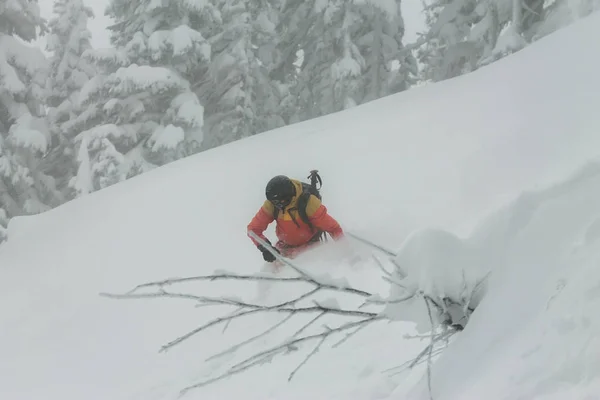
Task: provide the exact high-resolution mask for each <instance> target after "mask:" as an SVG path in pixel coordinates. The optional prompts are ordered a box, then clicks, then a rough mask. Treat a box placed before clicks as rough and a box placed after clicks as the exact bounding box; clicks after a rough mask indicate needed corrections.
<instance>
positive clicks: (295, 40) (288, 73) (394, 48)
mask: <svg viewBox="0 0 600 400" xmlns="http://www.w3.org/2000/svg"><path fill="white" fill-rule="evenodd" d="M400 4H401V2H400V0H381V1H370V0H352V1H343V0H318V1H316V0H311V1H304V2H287V3H285V5H284V7H283V8H282V15H281V19H280V25H279V32H280V36H281V42H280V46H279V47H280V49H279V52H280V54H281V57H280V60H279V64H278V65H277V68H276V69H275V73H276V76H277V78H278V79H288V80H292V81H293V82H294V85H293V87H292V92H293V94H294V95H295V97H296V99H297V100H296V103H295V106H296V110H297V112H296V115H295V116H294V117H293V118H291V120H293V121H297V120H304V119H310V118H314V117H318V116H321V115H325V114H329V113H331V112H336V111H340V110H343V109H346V108H349V107H353V106H355V105H357V104H361V103H364V102H366V101H370V100H374V99H377V98H379V97H382V96H385V95H388V94H390V93H395V92H399V91H402V90H405V89H407V88H408V86H410V84H411V82H412V79H414V75H415V73H416V72H417V71H416V61H415V60H414V58H413V57H412V55H411V54H410V52H406V51H403V44H402V39H403V35H404V22H403V19H402V13H401V7H400Z"/></svg>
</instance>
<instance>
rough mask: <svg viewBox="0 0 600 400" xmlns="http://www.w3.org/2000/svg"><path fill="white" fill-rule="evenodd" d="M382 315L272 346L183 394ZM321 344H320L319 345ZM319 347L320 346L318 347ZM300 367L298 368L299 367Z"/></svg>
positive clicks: (186, 389)
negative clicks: (303, 344)
mask: <svg viewBox="0 0 600 400" xmlns="http://www.w3.org/2000/svg"><path fill="white" fill-rule="evenodd" d="M381 318H382V317H379V316H373V317H370V318H366V319H361V320H359V321H354V322H348V323H346V324H343V325H341V326H339V327H337V328H333V329H327V330H325V331H323V332H320V333H317V334H313V335H309V336H303V337H300V338H297V339H294V340H291V341H286V342H283V343H281V344H279V345H277V346H275V347H272V348H270V349H267V350H264V351H262V352H260V353H257V354H255V355H253V356H251V357H248V358H246V359H245V360H243V361H241V362H239V363H237V364H235V365H234V366H232V367H231V368H230V369H229V370H228V371H226V372H224V373H222V374H221V375H218V376H216V377H215V378H212V379H209V380H206V381H202V382H200V383H197V384H195V385H192V386H189V387H187V388H184V389H183V390H182V391H181V394H182V395H183V394H185V393H187V392H188V391H190V390H192V389H197V388H200V387H203V386H206V385H208V384H210V383H214V382H216V381H219V380H222V379H225V378H228V377H230V376H232V375H236V374H239V373H240V372H243V371H246V370H248V369H249V368H252V367H254V366H257V365H260V364H262V363H264V362H267V361H270V360H272V358H273V357H275V356H277V355H279V354H282V353H284V352H287V351H290V350H294V349H296V345H299V344H301V343H304V342H308V341H311V340H314V339H321V342H323V341H324V340H325V339H326V338H327V337H329V336H330V335H332V334H334V333H338V332H343V331H345V330H348V329H352V328H354V327H358V326H360V325H364V324H369V323H371V322H374V321H376V320H378V319H381ZM319 346H320V345H319ZM317 349H318V347H317ZM313 352H316V351H315V350H313ZM308 358H310V357H308ZM306 361H307V360H305V361H304V362H306ZM297 369H298V368H297Z"/></svg>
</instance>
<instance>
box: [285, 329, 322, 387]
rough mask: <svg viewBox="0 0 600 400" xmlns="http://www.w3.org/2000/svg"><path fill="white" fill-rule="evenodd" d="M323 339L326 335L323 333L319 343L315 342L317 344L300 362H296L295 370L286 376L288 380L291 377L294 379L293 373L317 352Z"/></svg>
mask: <svg viewBox="0 0 600 400" xmlns="http://www.w3.org/2000/svg"><path fill="white" fill-rule="evenodd" d="M325 340H327V335H324V336H323V337H322V338H321V340H320V341H319V343H317V345H316V346H315V348H314V349H313V351H311V352H310V353H308V355H307V356H306V358H305V359H304V360H303V361H302V362H301V363H300V364H298V366H297V367H296V369H295V370H293V371H292V373H291V374H290V376H289V377H288V382H289V381H291V380H292V379H294V375H296V372H298V370H299V369H300V368H302V366H303V365H304V364H306V363H307V362H308V360H310V358H311V357H312V356H314V355H315V354H317V352H318V351H319V348H321V345H323V343H324V342H325Z"/></svg>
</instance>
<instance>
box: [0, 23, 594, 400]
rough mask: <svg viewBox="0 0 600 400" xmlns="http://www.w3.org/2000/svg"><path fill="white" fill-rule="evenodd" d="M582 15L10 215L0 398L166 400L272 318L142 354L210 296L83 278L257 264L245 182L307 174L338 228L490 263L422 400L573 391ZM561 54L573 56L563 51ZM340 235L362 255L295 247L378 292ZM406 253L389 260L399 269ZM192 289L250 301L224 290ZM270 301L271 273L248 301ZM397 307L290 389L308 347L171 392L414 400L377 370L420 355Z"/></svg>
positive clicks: (583, 82) (585, 72) (199, 312)
mask: <svg viewBox="0 0 600 400" xmlns="http://www.w3.org/2000/svg"><path fill="white" fill-rule="evenodd" d="M599 27H600V16H598V15H593V16H592V17H590V18H587V19H585V20H582V21H580V22H578V23H577V24H575V25H573V26H571V27H569V28H566V29H564V30H562V31H559V32H557V33H555V34H553V35H550V36H548V37H546V38H545V39H543V40H540V42H538V43H536V44H535V45H532V46H530V47H528V48H526V49H524V50H522V51H520V52H519V53H517V54H515V55H513V56H510V57H507V58H505V59H503V60H501V61H499V62H497V63H494V64H492V65H490V66H488V67H486V68H483V69H481V70H479V71H477V72H476V73H472V74H469V75H467V76H462V77H460V78H458V79H453V80H450V81H446V82H443V83H439V84H435V85H431V86H427V87H423V88H419V89H415V90H412V91H410V92H405V93H401V94H399V95H395V96H390V97H388V98H385V99H381V100H378V101H374V102H372V103H369V104H366V105H363V106H360V107H357V108H354V109H351V110H347V111H345V112H341V113H337V114H333V115H329V116H326V117H323V118H319V119H317V120H312V121H308V122H305V123H302V124H297V125H293V126H288V127H285V128H282V129H278V130H276V131H271V132H267V133H264V134H261V135H257V136H254V137H251V138H249V139H246V140H241V141H238V142H235V143H232V144H230V145H227V146H223V147H220V148H216V149H213V150H211V151H207V152H205V153H202V154H200V155H197V156H194V157H190V158H188V159H185V160H182V161H179V162H176V163H172V164H169V165H167V166H165V167H161V168H159V169H156V170H154V171H152V172H149V173H147V174H144V175H142V176H139V177H136V178H133V179H131V180H129V181H127V182H125V183H123V184H119V185H115V186H111V187H109V188H107V189H105V190H102V191H100V192H97V193H94V194H92V195H89V196H86V197H83V198H81V199H78V200H77V201H73V202H71V203H68V204H65V205H64V206H62V207H59V208H57V209H54V210H51V211H49V212H46V213H44V214H41V215H39V216H36V217H26V218H16V219H13V220H12V221H11V225H10V226H9V232H8V234H9V239H8V241H7V243H6V244H5V245H3V246H2V247H0V310H1V311H0V326H1V327H2V329H0V354H1V357H0V397H2V398H7V399H15V400H30V399H34V398H48V399H54V398H60V399H80V398H86V399H92V400H93V399H108V398H110V399H113V400H119V399H124V400H125V399H127V400H132V399H145V400H146V399H155V400H158V399H172V398H174V397H175V396H176V395H177V394H178V392H179V390H180V389H181V388H182V387H186V386H189V385H191V384H194V383H195V382H197V381H200V380H203V379H205V378H206V377H209V376H211V375H213V374H214V373H215V371H217V370H218V369H219V368H220V367H221V366H220V365H218V364H215V363H208V364H205V363H204V362H203V360H205V359H206V358H207V357H209V356H210V355H212V354H213V353H214V352H215V351H219V350H221V349H224V348H227V346H229V345H231V344H234V343H237V342H240V341H242V340H244V339H246V338H248V337H249V336H252V335H253V334H256V333H258V332H261V331H263V330H264V329H265V327H266V326H269V325H272V324H274V323H276V322H277V319H275V318H272V317H274V316H272V315H267V316H260V315H259V316H255V317H254V318H249V319H248V320H247V321H245V322H244V323H241V322H240V323H239V324H232V326H231V327H230V328H229V329H228V330H227V331H226V332H225V333H223V332H222V331H221V330H215V331H210V332H206V333H205V334H204V335H202V336H198V337H195V338H193V339H192V340H190V341H188V342H185V343H184V344H181V345H180V346H178V347H177V348H176V349H173V350H172V351H170V352H168V353H164V354H158V353H157V350H158V349H159V348H160V346H162V345H163V344H165V343H167V342H168V341H170V340H172V339H174V338H176V337H178V336H180V335H181V334H183V333H185V332H187V331H190V330H192V329H194V328H196V327H197V326H198V325H200V324H202V323H203V321H205V320H206V318H210V317H213V316H215V311H211V310H207V309H205V308H194V307H191V306H190V304H188V302H186V301H185V300H184V299H178V300H173V301H158V300H157V301H149V300H145V301H144V300H140V301H129V302H122V301H114V300H109V299H106V298H102V297H100V296H98V293H100V292H107V291H111V292H120V291H125V290H128V289H129V288H131V287H132V286H135V285H137V284H139V283H142V282H146V281H152V280H158V279H165V278H168V277H173V276H193V275H199V274H207V273H211V272H212V271H214V270H216V269H227V270H231V271H233V272H239V273H253V272H256V271H258V270H260V268H261V267H262V262H261V261H262V260H261V259H260V254H259V253H258V252H257V251H256V250H255V249H254V248H253V247H252V246H251V244H250V241H249V239H248V238H247V237H246V232H245V227H246V224H247V223H248V221H249V219H250V218H251V216H252V215H253V214H254V212H255V211H256V209H257V208H258V207H259V206H260V204H261V202H262V200H263V188H264V184H265V183H266V181H267V180H268V178H270V177H271V176H273V175H275V174H279V173H285V174H288V175H291V176H295V177H299V178H302V177H303V176H305V175H306V174H307V173H308V171H309V170H310V169H313V168H318V169H319V170H320V173H321V175H322V176H323V178H324V186H323V197H324V201H325V203H326V204H327V206H328V208H329V210H330V212H331V213H332V215H334V216H335V217H336V218H337V219H339V220H340V222H341V223H342V225H343V227H344V228H345V229H346V230H348V231H354V232H357V233H359V234H361V235H363V236H365V237H368V238H370V239H372V240H374V241H376V242H378V243H380V244H382V245H384V246H387V247H391V248H394V249H398V252H399V256H401V254H406V253H403V252H402V249H403V248H404V249H406V248H409V247H412V248H414V249H424V248H429V249H431V248H433V249H434V250H435V249H436V248H438V247H436V246H437V245H435V244H432V243H431V242H423V240H424V239H418V238H419V235H420V234H419V233H413V234H412V235H411V232H438V233H440V234H441V235H443V236H444V237H451V238H452V241H453V243H455V244H456V246H454V247H452V249H454V250H456V254H457V255H460V254H463V255H464V254H467V253H468V254H473V253H469V252H467V253H462V250H464V249H465V248H466V249H471V250H473V249H477V251H476V253H475V254H476V255H477V256H478V257H481V258H479V260H481V259H484V260H485V263H483V262H481V261H479V262H477V263H472V264H470V265H473V266H474V268H473V269H472V270H471V271H472V272H473V275H471V276H472V277H478V276H480V275H481V274H482V273H483V274H484V275H485V273H486V271H492V273H491V274H490V275H489V278H488V279H487V280H486V287H485V295H484V296H482V297H481V298H480V299H479V300H480V301H479V302H478V303H477V308H476V309H475V312H474V313H473V314H472V316H471V319H470V320H469V323H468V325H467V327H466V329H465V330H464V331H463V332H461V333H459V334H458V335H455V339H454V340H453V342H452V343H451V344H450V346H449V347H448V348H447V349H446V351H445V353H443V356H442V357H441V358H439V359H438V360H437V361H436V363H435V364H434V367H433V369H432V376H431V378H432V379H431V383H432V392H433V395H434V398H435V399H436V400H439V399H441V400H443V399H480V398H486V399H515V398H547V399H550V398H585V395H586V394H590V395H591V394H592V393H594V391H593V389H594V388H596V390H597V389H598V380H597V376H596V375H595V372H596V371H597V370H598V365H597V363H598V361H597V360H598V359H600V358H598V349H599V347H598V343H597V340H596V338H597V337H598V335H597V333H598V323H597V317H595V310H596V308H595V305H596V304H595V302H596V301H597V298H598V297H597V292H598V290H597V287H596V286H597V285H596V284H595V282H596V281H597V279H595V278H597V274H596V273H595V271H594V266H595V265H597V262H598V256H600V248H599V247H598V246H599V245H598V240H597V238H598V231H599V230H600V229H598V226H600V222H598V218H599V217H600V215H599V211H600V210H599V209H598V207H599V206H598V204H600V202H599V200H600V199H599V198H598V197H599V196H600V178H599V176H600V175H599V173H598V167H597V165H595V164H591V165H590V166H588V167H586V169H584V170H582V172H581V173H580V174H579V175H577V176H575V177H571V178H570V177H569V176H570V175H571V174H572V173H573V171H575V170H576V169H578V168H580V167H581V166H582V165H583V164H585V163H586V162H587V161H588V160H590V159H593V158H594V157H596V156H597V155H598V152H599V151H598V149H600V135H599V134H598V130H599V129H600V117H599V116H598V113H597V110H596V108H597V104H598V102H599V101H600V80H598V79H597V71H598V68H599V67H600V56H599V55H598V54H595V53H593V52H592V51H590V49H595V48H596V47H597V46H596V45H597V43H596V42H597V40H596V38H597V37H598V35H599V34H600V28H599ZM557 54H560V57H559V58H557ZM581 54H586V59H585V62H573V60H579V59H580V57H581ZM560 180H563V181H564V183H562V184H558V185H557V186H554V185H555V184H556V182H557V181H560ZM540 188H547V189H540ZM515 199H516V200H515ZM508 202H512V204H510V205H508V206H507V207H505V208H504V209H500V207H501V206H503V205H505V204H507V203H508ZM493 210H496V211H495V212H496V213H495V214H493V215H492V216H491V217H490V218H489V219H486V220H485V223H483V224H480V221H482V218H483V217H484V216H487V215H489V214H490V212H492V211H493ZM497 210H499V211H497ZM429 236H430V235H429V234H425V235H421V237H429ZM406 238H411V239H410V240H407V241H406V242H405V239H406ZM415 238H416V239H415ZM415 240H416V241H415ZM411 242H412V243H413V244H411V245H410V246H408V244H409V243H411ZM348 243H352V247H353V250H352V251H353V252H355V253H356V254H357V255H358V256H360V257H362V258H361V260H362V261H360V262H358V263H355V264H351V263H349V262H348V261H347V260H348V258H347V256H348V255H349V254H348V252H347V250H345V249H344V248H343V246H342V247H341V248H338V247H337V246H330V245H327V246H324V247H323V248H321V249H319V250H318V251H315V252H314V253H312V254H307V255H306V256H305V257H302V258H300V259H299V260H298V262H299V263H300V264H302V265H303V266H305V267H306V268H310V269H311V270H312V271H314V272H319V273H321V274H328V275H330V276H332V277H333V278H345V279H346V280H347V281H348V282H349V283H350V284H352V285H355V286H357V287H361V288H368V289H369V290H372V291H373V292H378V293H381V294H383V295H385V294H386V292H387V291H388V290H389V284H388V283H387V282H384V281H382V279H381V272H380V270H379V269H378V268H377V267H376V266H375V264H374V263H373V262H371V261H370V260H369V259H368V257H367V256H368V254H369V251H368V250H366V249H365V247H364V246H360V245H359V244H357V243H354V242H348ZM403 243H404V247H403V246H402V244H403ZM441 243H447V241H445V240H442V241H441ZM423 246H425V247H423ZM427 246H433V247H427ZM460 249H462V250H460ZM430 251H431V250H428V252H427V253H429V252H430ZM414 254H416V255H417V256H416V257H415V258H414V259H413V258H410V257H409V258H408V260H413V262H414V263H416V264H413V265H420V264H419V262H421V261H423V259H422V257H420V256H418V254H419V252H415V253H414ZM438 256H439V254H438ZM454 259H456V258H454ZM405 260H406V259H405ZM432 260H435V258H432ZM440 260H441V258H440V257H437V261H435V262H432V263H431V264H429V265H436V266H439V265H440V262H439V261H440ZM458 264H459V265H461V264H460V263H458ZM462 265H463V266H464V265H465V264H462ZM409 270H410V267H409ZM416 271H418V273H417V275H416V276H418V277H419V278H415V275H414V274H413V275H412V278H415V281H416V282H417V283H418V285H417V287H419V288H423V286H424V284H429V287H430V288H433V289H432V290H433V291H434V292H435V293H439V292H440V291H446V292H448V293H450V291H448V290H447V289H456V288H455V287H450V288H447V287H444V286H443V285H439V284H436V283H439V281H437V282H436V281H435V280H433V281H432V279H431V277H432V276H433V277H435V276H442V277H443V276H444V275H443V274H440V275H432V274H429V276H428V277H427V276H425V277H426V278H427V279H420V278H423V276H421V275H419V273H420V272H422V270H420V269H418V268H417V269H416ZM437 271H438V272H439V269H438V270H437ZM434 272H435V270H434ZM452 276H453V277H455V276H454V275H452ZM412 278H411V279H412ZM458 281H459V280H457V282H458ZM432 283H434V284H432ZM194 289H195V290H202V294H203V295H223V294H227V295H236V296H238V297H252V296H255V295H256V293H255V289H256V288H255V287H254V286H251V285H245V284H243V283H240V284H234V285H230V286H226V285H223V284H220V283H213V284H212V285H206V286H203V287H202V288H194ZM294 290H295V289H294ZM286 294H287V293H286V289H281V288H278V287H277V286H275V287H273V288H272V291H271V292H270V294H269V296H270V298H271V299H274V300H275V301H277V299H278V298H280V297H282V296H285V295H286ZM217 314H218V313H217ZM415 322H418V321H416V320H413V319H412V318H411V321H409V322H403V321H399V322H394V323H377V324H373V325H371V326H370V327H369V328H368V329H366V330H364V331H363V332H360V333H359V334H357V335H356V336H355V337H353V338H351V339H350V340H349V341H348V342H347V343H346V344H345V345H344V346H342V347H339V348H335V349H331V348H325V347H324V348H323V349H321V351H320V352H319V354H318V355H316V356H315V358H314V359H313V360H312V361H311V362H310V363H309V364H308V365H307V366H305V367H304V368H303V369H302V370H300V372H299V373H298V374H297V375H296V376H295V377H294V379H293V380H292V381H290V382H288V379H287V378H288V376H289V374H290V372H291V371H293V370H294V369H295V368H296V366H297V365H298V364H299V363H301V362H302V360H303V359H304V358H305V356H306V353H307V352H310V351H311V349H310V348H309V349H305V348H302V349H301V351H298V352H294V353H291V354H289V355H287V356H285V357H283V358H276V359H274V360H273V362H272V363H270V364H265V365H263V366H261V367H260V368H256V369H253V370H249V371H248V372H247V373H245V374H239V375H236V376H234V377H232V378H231V379H229V380H224V381H220V382H217V383H215V384H214V385H211V386H207V387H205V388H201V389H198V390H196V391H191V392H189V393H188V395H187V397H188V398H191V399H193V398H197V399H203V400H205V399H223V398H238V397H243V398H244V399H263V400H264V399H270V398H271V399H282V398H285V399H288V400H289V399H306V398H312V399H348V398H355V399H395V398H410V399H415V400H420V399H428V398H429V393H428V387H427V386H428V385H427V379H425V375H424V366H423V365H421V366H420V367H419V368H418V369H416V370H413V371H412V372H411V373H395V374H390V373H387V372H386V373H384V372H383V371H385V370H388V369H389V368H392V367H395V366H398V365H400V364H402V363H403V362H405V361H407V360H410V359H411V358H412V357H414V355H416V354H417V353H418V352H419V351H420V350H421V349H422V348H423V346H424V345H423V343H420V342H419V341H415V340H404V339H403V336H404V334H413V333H414V332H415V324H414V323H415ZM297 324H299V325H302V323H301V321H299V322H297ZM297 328H298V326H297V325H294V326H288V327H287V328H286V329H283V330H281V331H279V332H278V333H276V334H274V335H273V336H269V337H265V338H263V340H262V342H261V343H257V346H260V345H269V344H273V343H276V342H278V341H280V340H283V339H285V338H286V337H287V336H289V335H290V334H291V333H292V332H294V331H295V330H296V329H297ZM417 328H419V327H417ZM425 329H426V328H425ZM256 348H258V347H256ZM222 362H224V363H227V362H228V360H226V359H225V360H222ZM544 396H545V397H544Z"/></svg>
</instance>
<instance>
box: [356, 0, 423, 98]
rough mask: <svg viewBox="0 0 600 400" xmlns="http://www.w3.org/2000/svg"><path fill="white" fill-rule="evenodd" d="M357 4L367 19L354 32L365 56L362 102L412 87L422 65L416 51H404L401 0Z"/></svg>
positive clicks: (364, 18)
mask: <svg viewBox="0 0 600 400" xmlns="http://www.w3.org/2000/svg"><path fill="white" fill-rule="evenodd" d="M357 7H358V9H359V12H360V14H361V15H362V16H363V20H361V21H362V23H361V24H360V25H359V26H357V31H356V33H355V34H354V35H355V36H356V37H357V40H356V43H357V45H358V48H359V50H360V53H361V54H362V55H363V57H364V60H365V71H364V76H363V78H362V83H363V93H362V99H361V103H364V102H367V101H371V100H375V99H378V98H380V97H383V96H386V95H389V94H391V93H397V92H401V91H403V90H406V89H408V88H409V87H410V86H411V85H412V84H413V83H415V82H416V77H417V74H418V68H417V63H416V60H415V58H414V57H413V55H412V53H411V52H409V51H404V44H403V39H404V19H403V18H402V12H401V1H400V0H386V1H379V2H370V1H365V2H364V3H363V4H361V3H360V2H357ZM354 35H353V36H354Z"/></svg>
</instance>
